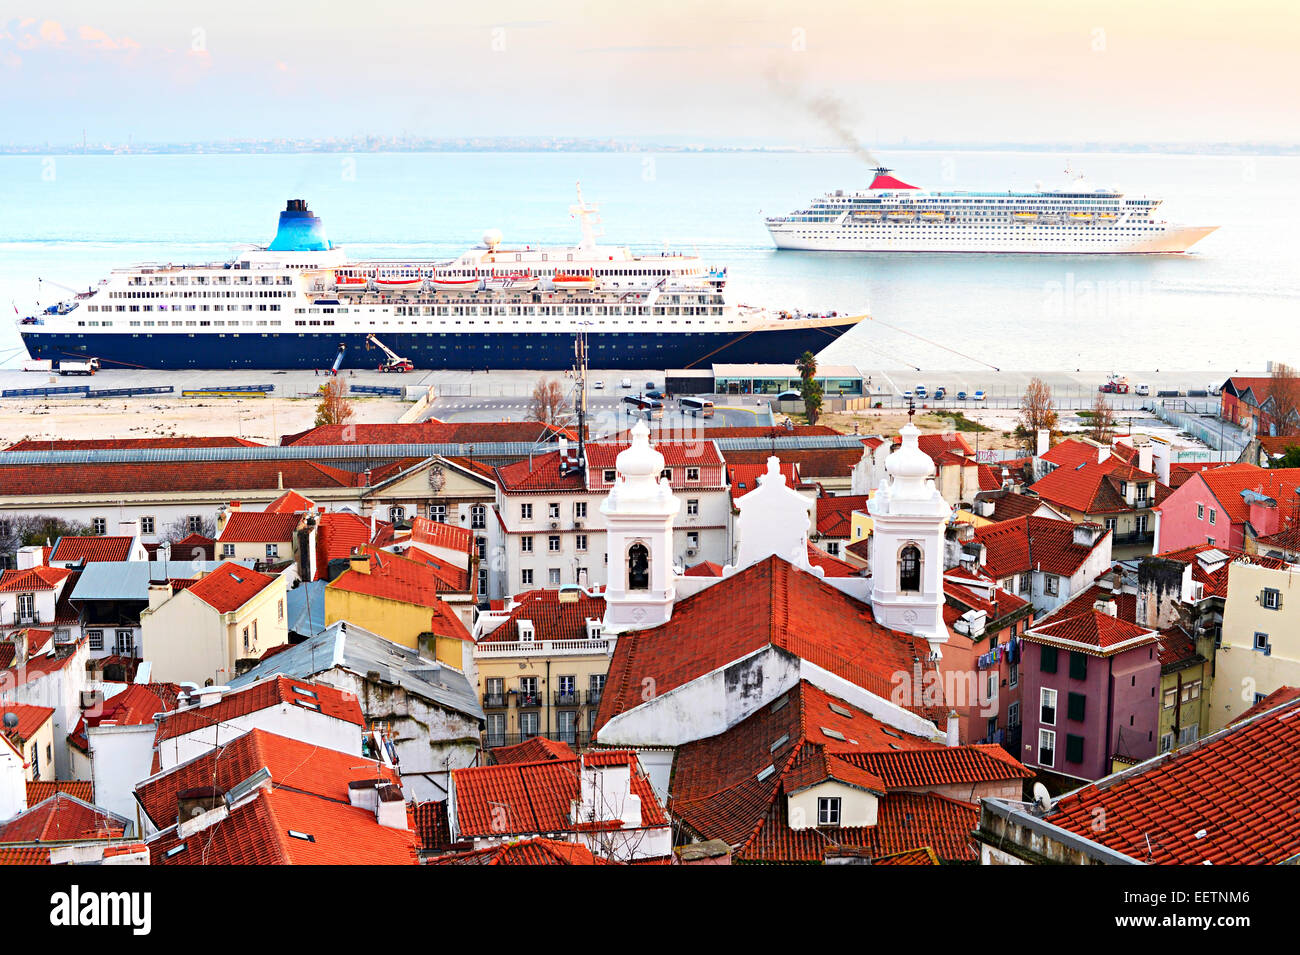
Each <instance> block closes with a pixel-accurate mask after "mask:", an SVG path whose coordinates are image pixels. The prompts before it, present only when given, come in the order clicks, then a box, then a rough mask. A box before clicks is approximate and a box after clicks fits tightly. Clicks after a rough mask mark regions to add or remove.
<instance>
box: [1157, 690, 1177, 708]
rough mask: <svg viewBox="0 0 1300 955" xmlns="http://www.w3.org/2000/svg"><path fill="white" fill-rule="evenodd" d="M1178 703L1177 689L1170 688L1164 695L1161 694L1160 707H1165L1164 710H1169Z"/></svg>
mask: <svg viewBox="0 0 1300 955" xmlns="http://www.w3.org/2000/svg"><path fill="white" fill-rule="evenodd" d="M1177 702H1178V688H1177V687H1170V688H1169V689H1167V690H1165V692H1164V693H1163V694H1161V697H1160V705H1161V706H1162V707H1164V709H1166V710H1167V709H1169V708H1170V707H1171V706H1174V705H1175V704H1176V703H1177Z"/></svg>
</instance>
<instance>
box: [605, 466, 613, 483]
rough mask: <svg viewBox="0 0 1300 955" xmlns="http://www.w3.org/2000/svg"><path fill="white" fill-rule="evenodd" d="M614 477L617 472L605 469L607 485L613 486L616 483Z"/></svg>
mask: <svg viewBox="0 0 1300 955" xmlns="http://www.w3.org/2000/svg"><path fill="white" fill-rule="evenodd" d="M614 477H615V471H614V469H613V468H605V483H606V484H613V483H614Z"/></svg>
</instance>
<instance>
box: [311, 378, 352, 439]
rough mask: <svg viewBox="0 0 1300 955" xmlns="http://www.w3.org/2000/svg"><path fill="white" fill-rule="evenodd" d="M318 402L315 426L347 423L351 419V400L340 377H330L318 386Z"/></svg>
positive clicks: (346, 387)
mask: <svg viewBox="0 0 1300 955" xmlns="http://www.w3.org/2000/svg"><path fill="white" fill-rule="evenodd" d="M319 390H320V396H321V398H320V404H318V405H317V406H316V427H318V428H319V427H321V426H323V425H327V424H347V423H348V422H349V421H350V420H352V402H350V401H348V399H347V393H348V386H347V382H345V381H344V380H343V379H342V378H331V379H330V380H329V381H327V382H326V383H325V384H323V385H321V386H320V389H319Z"/></svg>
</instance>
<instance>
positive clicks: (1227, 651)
mask: <svg viewBox="0 0 1300 955" xmlns="http://www.w3.org/2000/svg"><path fill="white" fill-rule="evenodd" d="M1214 664H1215V665H1214V688H1213V691H1212V694H1211V715H1210V727H1209V728H1210V731H1211V732H1213V731H1215V730H1219V729H1222V728H1223V727H1224V726H1225V725H1226V724H1227V723H1229V722H1231V721H1232V720H1233V719H1235V718H1236V717H1238V716H1240V715H1241V714H1242V713H1244V712H1245V711H1246V710H1248V709H1250V707H1251V706H1253V705H1254V704H1255V703H1257V702H1258V701H1259V700H1261V699H1263V698H1264V697H1266V696H1268V694H1270V693H1272V692H1273V691H1274V690H1276V689H1278V688H1279V687H1282V686H1300V578H1297V575H1296V572H1295V571H1293V570H1291V569H1289V568H1285V567H1281V566H1278V565H1277V564H1276V562H1273V561H1268V565H1265V564H1263V563H1254V562H1251V561H1250V560H1249V559H1247V560H1238V561H1234V562H1233V564H1232V566H1231V567H1230V568H1229V569H1228V592H1227V597H1226V598H1225V600H1224V603H1223V635H1222V638H1221V640H1220V644H1219V648H1218V651H1217V652H1216V653H1215V660H1214Z"/></svg>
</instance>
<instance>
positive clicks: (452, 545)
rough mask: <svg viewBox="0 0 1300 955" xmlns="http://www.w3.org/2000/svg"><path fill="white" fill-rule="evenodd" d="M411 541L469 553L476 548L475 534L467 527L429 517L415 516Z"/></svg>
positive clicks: (412, 521)
mask: <svg viewBox="0 0 1300 955" xmlns="http://www.w3.org/2000/svg"><path fill="white" fill-rule="evenodd" d="M411 542H412V543H415V544H427V545H429V546H430V547H441V548H443V549H444V550H454V551H457V552H459V553H462V554H468V553H469V552H470V551H472V550H473V549H474V534H473V533H472V532H471V531H470V530H469V528H467V527H460V526H459V525H456V524H447V523H444V522H441V521H431V520H429V519H428V518H427V517H413V518H411Z"/></svg>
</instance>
